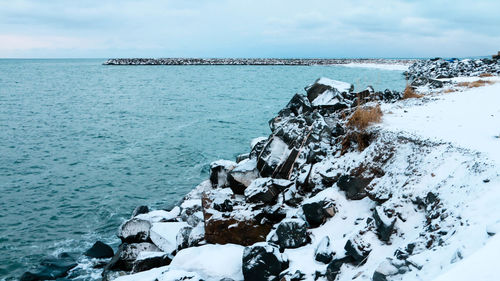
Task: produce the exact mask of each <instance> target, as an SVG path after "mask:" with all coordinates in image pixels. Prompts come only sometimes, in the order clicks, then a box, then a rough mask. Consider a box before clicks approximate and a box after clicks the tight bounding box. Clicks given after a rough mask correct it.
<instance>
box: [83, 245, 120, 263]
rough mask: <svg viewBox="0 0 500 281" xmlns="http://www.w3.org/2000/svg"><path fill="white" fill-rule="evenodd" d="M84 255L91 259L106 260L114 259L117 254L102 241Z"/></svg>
mask: <svg viewBox="0 0 500 281" xmlns="http://www.w3.org/2000/svg"><path fill="white" fill-rule="evenodd" d="M84 255H86V256H87V257H91V258H96V259H104V258H112V257H113V256H114V255H115V253H114V252H113V249H112V248H111V247H110V246H109V245H107V244H105V243H103V242H101V241H97V242H95V243H94V245H93V246H92V247H91V248H90V249H88V250H87V251H86V252H85V253H84Z"/></svg>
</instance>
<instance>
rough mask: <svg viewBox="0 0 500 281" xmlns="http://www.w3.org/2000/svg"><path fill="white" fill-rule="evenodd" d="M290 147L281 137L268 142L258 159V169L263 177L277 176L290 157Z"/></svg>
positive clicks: (275, 137)
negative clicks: (278, 170)
mask: <svg viewBox="0 0 500 281" xmlns="http://www.w3.org/2000/svg"><path fill="white" fill-rule="evenodd" d="M289 154H290V150H289V149H288V145H287V144H286V143H285V142H284V141H283V140H282V139H281V138H279V137H277V136H274V137H272V138H271V140H270V141H268V142H267V143H266V145H265V147H264V148H263V149H262V152H261V153H260V155H259V157H258V158H257V169H258V170H259V173H260V175H261V176H263V177H270V176H273V175H274V174H275V171H276V170H277V168H278V166H280V165H281V164H282V163H283V162H284V161H285V160H286V159H287V158H288V156H289Z"/></svg>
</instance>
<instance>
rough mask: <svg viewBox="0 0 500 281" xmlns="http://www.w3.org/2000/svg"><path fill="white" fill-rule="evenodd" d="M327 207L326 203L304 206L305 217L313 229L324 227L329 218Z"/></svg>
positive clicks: (320, 202)
mask: <svg viewBox="0 0 500 281" xmlns="http://www.w3.org/2000/svg"><path fill="white" fill-rule="evenodd" d="M325 205H326V203H325V202H324V201H319V202H313V203H307V204H304V205H302V211H303V212H304V217H305V219H306V221H307V223H308V224H309V225H310V226H311V227H313V228H314V227H318V226H320V225H322V224H323V223H324V222H325V221H326V219H327V218H328V217H329V214H328V213H327V212H326V211H325Z"/></svg>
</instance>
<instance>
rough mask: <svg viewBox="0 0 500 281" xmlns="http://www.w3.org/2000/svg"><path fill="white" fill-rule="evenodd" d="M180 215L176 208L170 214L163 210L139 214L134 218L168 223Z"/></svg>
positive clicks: (179, 210)
mask: <svg viewBox="0 0 500 281" xmlns="http://www.w3.org/2000/svg"><path fill="white" fill-rule="evenodd" d="M180 213H181V209H180V208H179V207H178V206H176V207H174V208H173V209H172V210H171V211H170V212H168V211H165V210H156V211H151V212H149V213H146V214H140V215H137V216H135V218H137V219H142V220H147V221H150V222H160V221H162V220H164V221H168V220H172V219H174V218H176V217H177V216H179V214H180Z"/></svg>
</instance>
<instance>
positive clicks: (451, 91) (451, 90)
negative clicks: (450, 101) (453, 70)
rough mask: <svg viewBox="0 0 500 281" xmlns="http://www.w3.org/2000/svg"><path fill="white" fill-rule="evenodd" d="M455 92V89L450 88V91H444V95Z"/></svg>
mask: <svg viewBox="0 0 500 281" xmlns="http://www.w3.org/2000/svg"><path fill="white" fill-rule="evenodd" d="M455 91H456V90H455V89H453V88H449V89H446V90H444V91H443V93H445V94H449V93H453V92H455Z"/></svg>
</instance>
